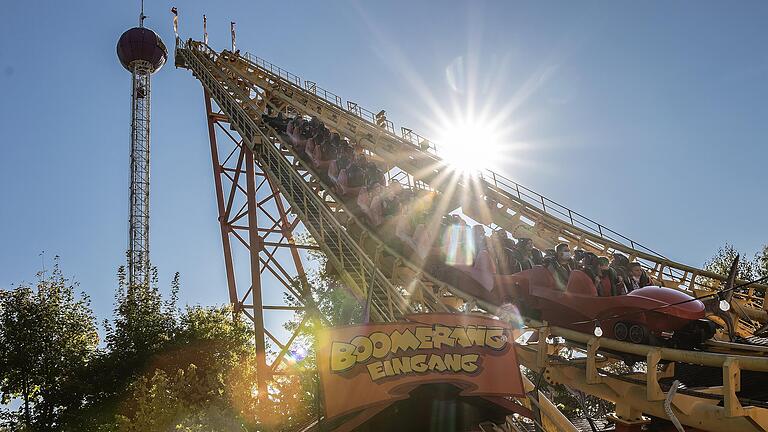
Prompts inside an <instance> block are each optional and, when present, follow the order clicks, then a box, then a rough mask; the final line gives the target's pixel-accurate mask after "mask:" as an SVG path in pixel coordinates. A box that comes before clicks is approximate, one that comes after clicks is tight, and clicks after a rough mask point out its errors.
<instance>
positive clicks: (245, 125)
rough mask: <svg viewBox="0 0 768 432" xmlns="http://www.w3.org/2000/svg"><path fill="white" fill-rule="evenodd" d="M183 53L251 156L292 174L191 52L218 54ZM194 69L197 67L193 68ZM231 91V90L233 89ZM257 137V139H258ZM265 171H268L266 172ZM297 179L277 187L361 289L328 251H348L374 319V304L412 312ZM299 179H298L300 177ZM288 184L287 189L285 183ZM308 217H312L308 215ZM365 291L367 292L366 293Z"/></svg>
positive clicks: (382, 314) (194, 46) (381, 312)
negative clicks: (389, 302) (297, 199)
mask: <svg viewBox="0 0 768 432" xmlns="http://www.w3.org/2000/svg"><path fill="white" fill-rule="evenodd" d="M184 50H189V51H190V55H189V56H188V58H187V61H190V60H191V62H192V63H195V62H197V63H199V65H197V64H195V65H189V68H190V69H192V70H193V72H195V74H196V75H197V77H198V79H199V80H200V82H201V83H202V84H203V85H204V86H205V87H206V88H207V89H208V91H209V92H210V93H211V94H212V95H213V96H214V97H215V99H216V101H217V103H219V105H220V106H221V107H222V109H224V110H226V112H227V115H228V117H229V118H230V121H231V122H232V124H233V126H235V127H236V129H237V130H238V132H239V133H240V135H241V136H242V137H243V139H244V140H245V142H246V143H249V144H250V146H251V147H252V150H253V151H254V152H258V153H260V155H261V157H262V159H263V162H264V163H273V164H278V165H281V166H280V167H279V168H281V169H282V171H281V172H286V171H290V172H292V173H293V172H294V170H293V167H291V166H290V164H289V163H288V162H287V161H286V160H285V159H284V158H283V157H282V156H281V155H276V152H277V151H278V150H277V148H276V147H275V145H274V144H273V143H269V142H268V138H266V137H265V136H264V135H263V132H262V131H261V130H260V129H259V127H258V126H257V125H256V124H255V123H254V121H253V119H251V118H250V117H249V116H248V115H247V114H246V113H245V111H244V110H243V108H242V107H241V106H240V105H239V103H238V102H237V101H236V100H235V98H234V97H233V96H232V95H231V94H230V93H229V91H228V90H225V88H224V87H223V86H222V85H221V83H220V82H219V80H218V79H217V78H216V77H215V76H213V74H212V73H211V71H210V70H209V69H208V68H206V67H205V65H204V64H203V63H202V61H201V59H200V58H198V56H197V55H194V54H193V53H192V52H193V51H195V50H197V51H200V52H201V53H202V54H203V55H204V56H206V57H207V61H210V62H214V61H215V59H216V58H217V57H218V54H217V53H216V52H215V51H213V50H211V49H210V48H209V47H207V46H206V45H204V44H192V45H189V44H184V45H183V48H182V49H181V50H177V52H180V53H181V54H182V55H185V54H186V53H185V51H184ZM196 66H197V67H196ZM231 88H234V86H232V87H231ZM259 135H260V137H258V136H259ZM263 139H266V140H267V143H266V144H263V145H260V146H255V145H254V141H255V140H262V141H263ZM267 171H268V170H267ZM273 174H274V173H273ZM295 177H297V176H296V175H291V176H289V177H288V178H287V179H278V180H280V181H278V182H277V183H278V184H279V185H280V187H281V188H286V189H287V190H283V191H282V192H283V193H284V196H286V198H287V199H294V195H295V194H294V192H300V193H302V195H303V196H304V197H305V199H304V201H305V202H304V204H305V205H309V204H311V205H310V207H311V208H310V207H307V208H309V209H310V210H311V212H308V213H306V214H303V215H302V216H303V217H302V218H301V219H302V220H303V221H305V225H306V226H307V228H308V229H310V231H311V232H312V234H313V236H316V238H320V239H323V240H324V241H322V242H320V244H321V245H323V246H324V247H325V248H326V249H328V250H326V253H327V254H328V255H329V258H331V259H334V260H340V265H341V267H342V268H344V269H345V272H347V273H349V279H350V281H351V282H352V283H354V284H355V285H358V286H359V285H360V284H359V283H357V282H356V281H355V280H354V279H353V278H352V276H353V273H352V272H351V271H350V270H348V269H347V267H346V266H345V265H344V261H343V260H344V256H346V255H345V254H344V253H343V251H342V254H341V255H343V256H342V257H341V258H340V259H339V258H338V257H336V256H335V254H334V253H333V251H331V250H330V249H329V248H330V246H329V245H330V244H334V245H336V244H338V246H339V247H344V248H347V249H348V250H349V251H350V252H351V254H350V255H349V256H348V257H347V260H349V259H353V260H356V264H355V265H354V266H353V268H356V271H355V273H357V277H358V278H359V279H360V280H361V283H362V284H363V286H360V288H364V286H366V287H368V290H371V292H373V302H374V305H373V306H376V308H377V309H378V313H377V315H379V316H380V317H381V318H386V317H387V316H388V315H389V314H388V313H387V309H388V308H387V307H386V305H384V304H376V303H378V302H377V300H381V301H385V300H386V299H394V300H395V302H394V306H395V307H396V308H397V309H399V314H401V315H402V314H405V313H408V312H411V311H412V310H411V309H412V306H411V305H410V304H408V302H407V301H406V300H405V299H404V298H403V297H402V296H401V295H400V293H399V291H398V290H397V288H396V287H395V286H393V285H392V284H391V282H390V281H389V279H388V278H387V277H385V276H384V275H383V274H382V273H381V271H380V270H379V269H378V268H377V267H376V265H375V263H374V262H373V261H371V260H370V258H369V257H368V255H367V254H366V253H365V252H364V251H363V250H362V249H361V247H360V246H359V245H358V244H357V243H356V242H355V241H354V240H352V239H351V238H350V237H349V234H348V233H347V232H346V229H345V228H344V227H343V226H342V225H341V223H340V222H339V221H338V219H337V218H336V217H335V216H334V215H333V214H332V213H331V212H330V210H329V209H328V208H327V207H326V206H325V205H324V204H322V203H321V202H320V201H319V198H318V197H317V196H316V195H314V193H312V190H311V189H310V188H309V186H308V185H307V184H306V183H305V182H304V181H303V178H302V181H298V180H296V179H295ZM299 177H300V176H299ZM286 182H287V183H289V184H288V185H286V184H285V183H286ZM306 197H310V198H309V199H310V200H311V201H312V202H307V201H306ZM294 209H296V211H298V212H300V213H305V212H304V209H303V208H302V206H300V205H295V206H294ZM310 213H311V214H310ZM312 219H316V220H317V223H316V224H317V225H319V226H315V225H314V224H313V223H312ZM328 234H332V235H333V237H334V238H328ZM367 281H369V282H367ZM375 287H378V288H379V289H381V290H383V292H376V291H377V290H375V289H374V288H375ZM366 291H367V290H366Z"/></svg>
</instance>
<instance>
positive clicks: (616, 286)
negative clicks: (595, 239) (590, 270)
mask: <svg viewBox="0 0 768 432" xmlns="http://www.w3.org/2000/svg"><path fill="white" fill-rule="evenodd" d="M597 264H598V268H599V274H598V275H597V280H598V283H597V293H598V295H599V296H600V297H610V296H617V295H622V294H624V293H625V292H626V291H625V289H624V284H623V283H622V281H621V279H620V278H619V276H618V275H617V274H616V271H615V270H614V269H612V268H611V267H610V265H609V263H608V258H607V257H604V256H601V257H598V258H597Z"/></svg>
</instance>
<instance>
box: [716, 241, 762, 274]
mask: <svg viewBox="0 0 768 432" xmlns="http://www.w3.org/2000/svg"><path fill="white" fill-rule="evenodd" d="M738 255H740V256H741V258H740V259H739V268H738V273H737V275H736V277H737V278H739V279H742V280H752V279H755V275H756V274H757V271H756V270H757V266H756V265H755V262H754V261H750V260H749V259H748V258H747V255H745V254H743V253H740V252H739V251H737V250H736V248H734V247H733V245H731V244H729V243H726V244H725V245H723V247H721V248H720V249H718V250H717V252H716V253H715V255H714V256H713V257H712V258H710V259H709V260H708V261H707V262H705V263H704V270H707V271H711V272H713V273H717V274H720V275H723V276H727V275H728V272H729V271H730V269H731V264H732V263H733V260H735V259H736V256H738Z"/></svg>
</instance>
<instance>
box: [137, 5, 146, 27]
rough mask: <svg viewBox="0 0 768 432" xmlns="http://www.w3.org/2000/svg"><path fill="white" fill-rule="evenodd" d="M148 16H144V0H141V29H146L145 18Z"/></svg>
mask: <svg viewBox="0 0 768 432" xmlns="http://www.w3.org/2000/svg"><path fill="white" fill-rule="evenodd" d="M146 17H147V16H146V15H144V0H141V13H140V14H139V27H144V18H146Z"/></svg>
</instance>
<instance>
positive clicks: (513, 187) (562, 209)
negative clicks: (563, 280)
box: [241, 52, 666, 259]
mask: <svg viewBox="0 0 768 432" xmlns="http://www.w3.org/2000/svg"><path fill="white" fill-rule="evenodd" d="M241 57H243V58H245V59H246V60H248V61H250V62H251V63H253V64H255V65H256V66H259V67H261V68H262V69H264V70H267V71H269V72H272V73H273V74H276V75H277V76H279V77H281V78H283V79H286V80H287V81H289V82H291V83H293V84H295V85H297V86H298V87H300V88H302V85H301V79H300V78H299V77H298V76H296V75H294V74H291V73H290V72H287V71H285V70H284V69H282V68H280V67H279V66H276V65H275V64H273V63H271V62H269V61H267V60H264V59H263V58H261V57H258V56H255V55H253V54H251V53H249V52H246V53H245V54H241ZM304 82H305V87H304V88H302V89H303V90H306V91H309V92H311V93H312V94H314V95H315V96H317V97H320V98H322V99H323V100H325V101H326V102H329V103H331V104H333V105H335V106H337V107H338V108H341V109H343V110H345V111H347V112H350V113H352V114H355V115H356V116H357V117H360V118H361V119H362V120H364V121H366V122H367V123H370V125H371V126H376V119H375V115H374V114H373V112H372V111H370V110H367V109H365V108H363V107H361V106H360V105H359V104H357V103H355V102H352V101H347V107H346V108H345V107H344V106H343V100H342V98H341V97H340V96H338V95H336V94H335V93H332V92H330V91H328V90H325V89H322V88H320V87H318V86H317V85H316V83H315V82H313V81H306V80H305V81H304ZM307 83H311V87H310V88H307V87H306V84H307ZM391 125H392V122H390V121H388V125H387V127H385V128H384V129H386V131H387V132H389V133H390V134H391V135H392V136H393V137H395V138H398V139H402V140H405V141H407V142H409V143H411V144H412V145H413V146H415V147H417V148H419V149H421V150H422V151H428V152H429V153H431V154H433V155H434V156H439V149H438V145H437V143H436V142H435V141H433V140H430V139H428V138H426V137H424V136H422V135H419V134H418V133H416V132H414V131H413V130H412V129H409V128H406V127H402V128H401V129H400V136H397V135H396V134H395V132H394V127H393V126H391ZM478 175H479V177H480V178H481V179H483V180H485V181H489V180H490V181H489V183H491V182H492V183H491V184H493V185H494V186H496V187H497V188H500V189H503V190H505V191H506V192H508V193H510V194H513V195H516V196H518V198H519V199H521V200H524V201H525V202H526V203H528V204H530V205H533V206H536V207H537V208H538V209H540V210H542V211H543V212H545V213H547V214H549V215H550V216H553V217H556V218H558V219H561V218H562V219H563V221H564V222H568V221H569V220H570V221H571V225H574V226H577V227H578V225H577V224H580V225H581V227H580V228H582V229H586V230H588V231H589V232H591V233H592V234H594V235H597V236H599V237H601V238H604V239H606V240H609V241H611V242H614V243H620V244H623V245H624V246H626V247H628V248H630V249H634V250H637V251H639V252H643V253H646V254H649V255H653V256H656V257H658V258H664V259H666V257H665V256H663V255H661V254H660V253H658V252H656V251H654V250H653V249H651V248H649V247H646V246H644V245H642V244H640V243H638V242H636V241H634V240H632V239H630V238H629V237H626V236H624V235H622V234H620V233H618V232H616V231H615V230H612V229H610V228H608V227H606V226H605V225H603V224H601V223H599V222H596V221H594V220H593V219H591V218H588V217H586V216H584V215H582V214H580V213H578V212H576V211H573V210H570V209H569V208H568V207H566V206H564V205H562V204H560V203H558V202H556V201H554V200H552V199H549V198H547V197H545V196H544V195H541V194H539V193H538V192H536V191H534V190H532V189H530V188H528V187H525V186H523V185H521V184H520V183H518V182H516V181H514V180H512V179H510V178H508V177H506V176H504V175H502V174H499V173H497V172H494V171H492V170H489V169H484V170H482V171H480V172H479V173H478ZM521 191H525V192H527V193H521ZM553 212H554V214H553ZM610 235H613V236H615V237H611V236H610Z"/></svg>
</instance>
